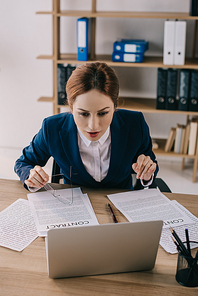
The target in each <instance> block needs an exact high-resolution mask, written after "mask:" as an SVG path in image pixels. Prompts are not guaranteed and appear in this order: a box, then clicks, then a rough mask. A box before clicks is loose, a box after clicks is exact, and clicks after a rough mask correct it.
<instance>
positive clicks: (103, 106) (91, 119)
mask: <svg viewBox="0 0 198 296" xmlns="http://www.w3.org/2000/svg"><path fill="white" fill-rule="evenodd" d="M114 110H115V108H114V103H113V101H112V100H111V98H110V97H109V96H106V95H104V94H102V93H101V92H99V91H97V90H95V89H93V90H90V91H88V92H87V93H84V94H82V95H79V96H77V97H76V100H75V102H74V104H73V107H72V113H73V116H74V121H75V123H76V125H77V127H78V128H79V130H80V131H81V133H82V134H83V135H84V136H85V137H86V138H87V139H88V140H90V141H97V140H99V139H100V138H101V137H102V135H104V133H105V132H106V130H107V128H108V126H109V125H110V124H111V121H112V118H113V113H114Z"/></svg>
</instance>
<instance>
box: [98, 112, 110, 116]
mask: <svg viewBox="0 0 198 296" xmlns="http://www.w3.org/2000/svg"><path fill="white" fill-rule="evenodd" d="M107 113H108V112H99V113H98V116H104V115H106V114H107Z"/></svg>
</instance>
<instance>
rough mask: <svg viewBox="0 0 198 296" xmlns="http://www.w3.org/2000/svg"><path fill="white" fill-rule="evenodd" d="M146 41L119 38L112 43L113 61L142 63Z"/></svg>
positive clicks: (146, 46) (146, 45)
mask: <svg viewBox="0 0 198 296" xmlns="http://www.w3.org/2000/svg"><path fill="white" fill-rule="evenodd" d="M146 50H148V41H145V40H142V39H121V40H118V41H115V42H114V43H113V53H112V61H113V62H126V63H142V61H143V56H144V53H145V51H146Z"/></svg>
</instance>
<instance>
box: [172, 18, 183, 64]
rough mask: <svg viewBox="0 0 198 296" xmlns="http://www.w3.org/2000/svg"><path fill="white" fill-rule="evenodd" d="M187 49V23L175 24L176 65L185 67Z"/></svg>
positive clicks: (177, 22)
mask: <svg viewBox="0 0 198 296" xmlns="http://www.w3.org/2000/svg"><path fill="white" fill-rule="evenodd" d="M185 49H186V21H176V22H175V49H174V64H175V65H184V63H185Z"/></svg>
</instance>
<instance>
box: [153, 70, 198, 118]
mask: <svg viewBox="0 0 198 296" xmlns="http://www.w3.org/2000/svg"><path fill="white" fill-rule="evenodd" d="M156 108H157V109H167V110H180V111H193V112H198V70H189V69H181V70H177V69H163V68H159V69H158V75H157V100H156Z"/></svg>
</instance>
